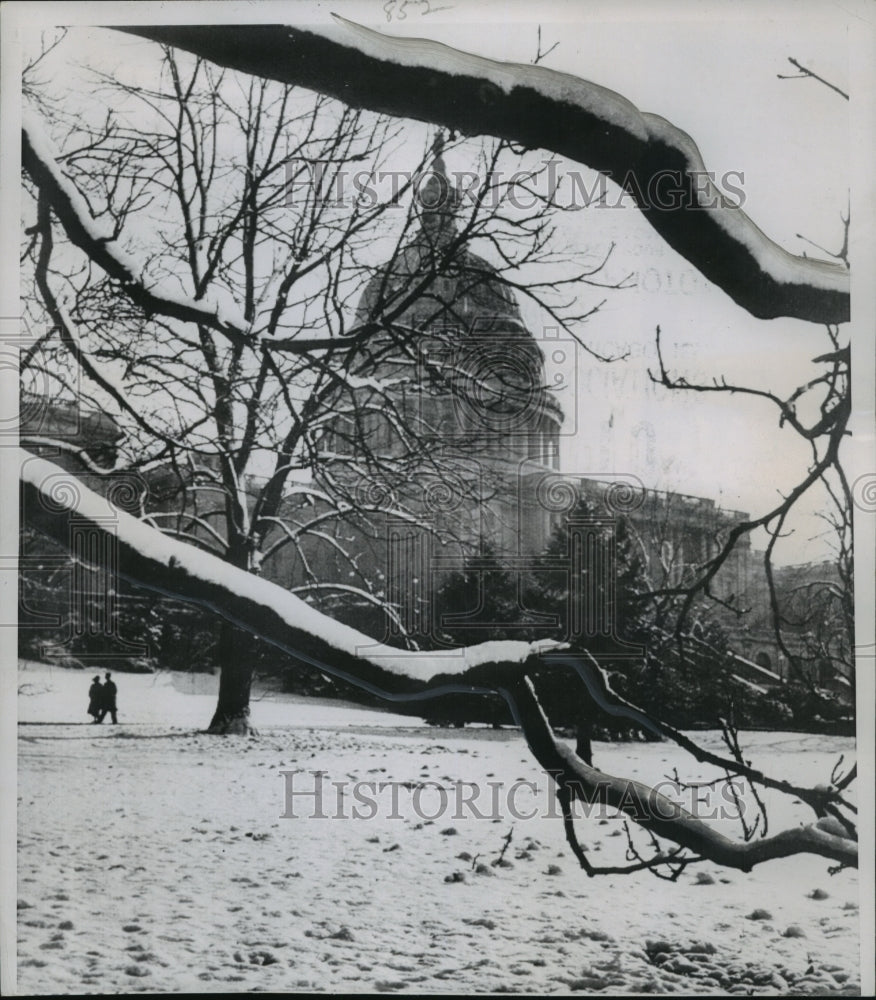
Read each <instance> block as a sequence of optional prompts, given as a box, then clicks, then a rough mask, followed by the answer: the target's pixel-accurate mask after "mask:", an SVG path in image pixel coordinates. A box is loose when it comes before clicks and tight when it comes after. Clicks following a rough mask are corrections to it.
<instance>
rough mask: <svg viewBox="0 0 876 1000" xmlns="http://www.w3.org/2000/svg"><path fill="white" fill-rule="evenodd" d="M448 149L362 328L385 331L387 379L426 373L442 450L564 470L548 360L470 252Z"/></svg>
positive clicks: (369, 293)
mask: <svg viewBox="0 0 876 1000" xmlns="http://www.w3.org/2000/svg"><path fill="white" fill-rule="evenodd" d="M442 145H443V144H442V141H441V139H440V137H439V138H438V139H437V140H436V145H435V152H434V159H433V162H432V167H431V170H430V171H429V172H428V173H427V174H426V175H425V177H424V178H423V180H422V183H421V184H420V187H419V189H418V191H417V197H416V202H415V211H416V214H417V229H416V232H415V234H414V236H413V237H412V239H410V240H409V241H408V242H407V243H406V244H405V245H404V246H403V247H402V248H401V249H400V250H399V251H398V252H397V253H396V254H395V255H394V256H393V257H392V258H391V259H390V260H389V261H387V262H386V263H385V264H384V265H383V266H382V267H381V268H379V269H378V270H377V272H376V273H375V274H374V276H373V277H372V278H371V279H370V280H369V282H368V283H367V285H366V286H365V288H364V290H363V293H362V296H361V299H360V302H359V306H358V309H357V312H356V325H357V326H360V325H363V324H367V323H376V324H378V325H379V326H380V327H381V328H382V332H381V333H380V334H377V335H376V337H375V348H376V349H378V350H379V349H380V348H381V347H383V348H384V357H386V358H392V360H387V361H386V362H384V365H383V367H384V372H383V373H384V374H386V375H388V374H390V373H391V372H392V373H393V374H394V375H396V376H398V375H399V374H400V373H401V371H403V370H404V369H405V366H407V369H408V371H409V372H410V366H411V364H412V363H416V364H417V365H418V367H419V371H417V372H416V374H415V377H416V378H419V379H422V380H424V381H425V382H427V383H428V384H429V386H430V388H429V392H430V396H431V397H432V399H433V402H432V405H431V411H430V416H431V417H432V418H433V419H434V427H435V429H436V430H439V429H440V433H441V438H442V441H441V443H442V444H443V445H445V446H449V447H452V448H453V449H454V450H455V451H458V450H459V447H460V446H461V447H472V446H474V445H475V444H477V446H478V448H479V449H480V450H481V452H482V453H483V452H484V451H485V450H486V451H488V452H489V453H490V458H491V460H492V461H493V462H497V461H509V462H519V461H520V460H521V459H528V460H530V461H535V462H536V463H537V464H540V465H545V466H548V467H550V468H557V467H558V451H559V447H558V446H559V429H560V426H561V424H562V420H563V414H562V410H561V408H560V406H559V404H558V402H557V401H556V399H555V398H554V397H553V396H552V395H551V394H550V392H548V391H547V387H546V385H545V372H544V354H543V352H542V350H541V348H540V347H539V345H538V343H537V342H536V340H535V338H534V337H533V336H532V334H531V333H530V332H529V331H528V330H527V328H526V325H525V323H524V321H523V317H522V315H521V312H520V306H519V305H518V302H517V299H516V297H515V294H514V291H513V288H512V287H510V286H509V284H508V283H507V282H506V281H505V280H504V279H503V277H502V275H501V274H500V272H499V271H498V270H497V269H496V268H495V267H493V265H491V264H490V263H489V262H488V261H486V260H485V259H484V258H482V257H480V256H478V255H477V254H474V253H472V252H471V251H470V250H469V249H468V248H467V247H466V246H465V242H466V240H467V239H468V237H466V236H465V235H460V226H459V222H458V215H459V212H460V206H461V198H460V196H459V194H458V192H457V191H456V190H455V189H454V188H453V186H452V185H451V184H450V183H449V181H448V179H447V174H446V169H445V166H444V159H443V155H442ZM390 342H394V343H395V344H398V345H399V347H398V350H397V351H395V350H394V349H393V348H391V347H389V344H390ZM405 355H407V356H405ZM412 358H414V359H415V360H414V361H413V362H412ZM438 397H441V402H439V401H438Z"/></svg>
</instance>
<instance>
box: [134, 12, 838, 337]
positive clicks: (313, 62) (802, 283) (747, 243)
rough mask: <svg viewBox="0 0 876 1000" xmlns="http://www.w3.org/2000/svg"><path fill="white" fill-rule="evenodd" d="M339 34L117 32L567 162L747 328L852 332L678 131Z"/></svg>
mask: <svg viewBox="0 0 876 1000" xmlns="http://www.w3.org/2000/svg"><path fill="white" fill-rule="evenodd" d="M336 22H337V26H336V27H311V28H308V29H307V30H304V29H302V28H296V27H291V26H286V25H278V24H261V25H258V24H255V25H240V24H235V25H210V26H203V25H172V26H171V25H166V26H153V25H150V26H142V25H140V26H126V27H121V28H119V29H118V30H122V31H127V32H130V33H132V34H136V35H140V36H142V37H145V38H149V39H152V40H153V41H156V42H161V43H166V44H169V45H174V46H177V47H179V48H183V49H186V50H188V51H189V52H193V53H195V54H196V55H199V56H201V57H203V58H205V59H209V60H211V61H213V62H215V63H218V64H220V65H222V66H227V67H230V68H232V69H236V70H241V71H243V72H247V73H252V74H254V75H256V76H259V77H263V78H270V79H274V80H279V81H280V82H283V83H289V84H297V85H300V86H303V87H307V88H309V89H311V90H314V91H318V92H321V93H324V94H328V95H330V96H332V97H335V98H337V99H339V100H341V101H343V102H345V103H346V104H348V105H352V106H354V107H362V108H369V109H371V110H374V111H378V112H383V113H388V114H393V115H400V116H403V117H408V118H416V119H419V120H422V121H428V122H434V123H435V124H438V125H443V126H445V127H448V128H452V129H456V130H458V131H460V132H462V133H464V134H470V135H477V134H486V135H495V136H498V137H500V138H503V139H507V140H511V141H514V142H518V143H522V144H523V145H525V146H528V147H530V148H543V149H548V150H552V151H553V152H556V153H559V154H561V155H563V156H568V157H570V158H571V159H573V160H576V161H578V162H579V163H583V164H585V165H587V166H588V167H591V168H593V169H594V170H598V171H600V172H602V173H605V174H607V175H608V176H609V177H611V178H613V179H615V180H616V181H618V182H619V183H623V184H624V186H625V188H626V189H627V190H628V191H629V193H630V194H631V195H632V197H633V198H634V200H635V201H636V203H637V205H638V207H639V208H640V209H641V210H642V211H643V213H644V215H645V218H646V219H647V220H648V222H650V223H651V225H652V226H653V227H654V229H655V230H656V231H657V232H658V233H659V234H660V235H661V236H662V237H663V239H665V240H666V242H667V243H669V244H670V246H672V247H673V248H674V249H675V250H676V251H678V253H680V254H681V255H682V256H683V257H685V258H686V259H687V260H688V261H689V262H690V263H691V264H692V265H693V266H694V267H696V268H697V269H698V270H699V271H700V272H701V273H702V274H703V275H704V276H705V277H707V278H708V279H709V280H710V281H712V282H714V283H715V284H716V285H718V286H719V287H720V288H722V289H723V290H724V291H725V292H726V293H727V294H728V295H729V296H730V297H731V298H732V299H733V300H734V301H735V302H737V303H738V304H739V305H740V306H742V307H743V308H744V309H746V310H748V312H750V313H751V314H752V315H754V316H757V317H759V318H763V319H772V318H775V317H778V316H790V317H795V318H798V319H803V320H808V321H811V322H815V323H839V322H844V321H846V320H848V318H849V272H848V269H847V268H846V267H845V266H844V265H843V264H842V263H837V262H831V261H822V260H815V259H813V258H810V257H801V256H795V255H794V254H791V253H789V252H788V251H786V250H785V249H783V248H782V247H780V246H779V245H778V244H776V243H774V242H773V241H772V240H770V239H769V238H768V237H767V236H766V235H765V234H764V233H763V232H761V230H760V229H759V228H758V227H757V225H755V223H754V222H753V221H752V220H751V219H750V218H749V217H748V216H747V215H746V214H745V213H744V212H743V211H742V209H741V208H739V207H735V206H733V205H731V204H729V203H728V202H727V201H726V200H725V199H724V198H723V197H722V196H721V194H720V192H719V191H718V190H717V188H716V187H715V186H714V184H712V183H711V181H710V180H709V179H708V174H707V173H706V172H705V166H704V164H703V160H702V157H701V155H700V152H699V150H698V148H697V146H696V144H695V143H694V142H693V140H692V139H691V138H690V137H689V136H688V135H687V134H686V133H685V132H683V131H682V130H681V129H680V128H678V127H676V126H675V125H673V124H672V123H670V122H668V121H666V120H665V119H663V118H661V117H659V116H658V115H654V114H648V113H646V112H642V111H639V110H638V109H637V108H636V107H635V106H634V105H633V104H631V103H630V102H629V101H627V100H626V99H625V98H623V97H622V96H621V95H619V94H616V93H614V92H613V91H611V90H608V89H606V88H604V87H600V86H598V85H596V84H593V83H589V82H587V81H585V80H583V79H580V78H578V77H576V76H572V75H570V74H568V73H561V72H557V71H555V70H551V69H547V68H546V67H544V66H534V65H522V64H517V63H508V62H501V61H497V60H492V59H486V58H484V57H481V56H477V55H471V54H469V53H465V52H461V51H459V50H457V49H453V48H450V47H448V46H446V45H442V44H439V43H437V42H433V41H429V40H427V39H422V38H393V37H390V36H387V35H384V34H381V33H379V32H376V31H372V30H370V29H368V28H365V27H362V26H360V25H356V24H353V23H352V22H350V21H346V20H344V19H342V18H337V17H336ZM661 176H664V177H665V176H669V177H671V178H672V181H673V185H674V188H678V189H679V190H678V191H677V192H674V196H673V198H672V199H668V200H667V199H665V198H664V197H663V195H664V194H665V185H660V184H657V183H655V181H656V179H658V178H660V177H661Z"/></svg>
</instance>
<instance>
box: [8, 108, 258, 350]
mask: <svg viewBox="0 0 876 1000" xmlns="http://www.w3.org/2000/svg"><path fill="white" fill-rule="evenodd" d="M21 163H22V167H23V168H24V169H25V170H26V171H27V173H28V175H29V176H30V178H31V180H32V181H33V182H34V184H36V186H37V188H38V189H39V191H40V194H41V195H42V197H43V198H44V199H45V201H46V202H47V203H48V205H49V206H50V207H51V208H52V210H53V211H54V213H55V215H56V216H57V218H58V221H59V222H60V223H61V225H62V226H63V227H64V231H65V232H66V234H67V236H68V238H69V239H70V241H71V242H72V243H73V244H74V245H75V246H77V247H79V249H80V250H83V251H84V252H85V253H86V254H88V256H89V258H90V259H91V260H92V261H94V263H95V264H97V265H98V266H99V267H101V268H102V269H103V270H104V271H105V272H106V274H108V275H109V277H110V278H113V279H114V280H116V281H118V282H119V283H120V284H121V286H122V288H123V289H124V291H125V293H126V294H127V295H128V296H129V297H130V298H131V299H132V300H133V301H134V302H136V303H137V304H138V305H139V306H141V307H142V308H143V309H144V310H145V311H146V312H147V313H148V314H149V315H154V314H158V315H162V316H169V317H172V318H173V319H178V320H182V321H184V322H191V323H200V324H201V325H203V326H208V327H210V328H211V329H214V330H217V331H218V332H220V333H224V334H225V335H226V336H229V337H231V338H238V339H239V338H242V337H245V336H247V333H248V330H247V325H246V323H245V322H244V320H243V318H242V317H240V316H232V315H231V313H232V312H234V311H236V310H232V309H228V308H226V307H222V306H220V305H218V304H216V303H212V302H209V301H206V300H196V299H193V298H190V297H187V296H184V295H179V294H176V293H174V292H173V291H171V290H170V289H167V288H163V287H161V286H160V285H158V284H157V283H154V282H150V281H149V280H148V279H147V278H146V277H145V276H144V274H143V270H142V268H141V266H140V264H139V263H138V262H137V261H136V260H135V259H134V258H133V257H132V256H131V255H130V254H128V253H126V252H125V250H123V249H122V247H120V246H119V245H118V243H117V242H116V240H114V239H113V238H112V237H111V236H110V235H109V234H108V233H107V232H106V231H105V230H104V227H103V226H102V225H101V224H100V223H99V222H98V221H97V220H96V219H94V218H93V216H92V214H91V212H90V211H89V208H88V204H87V202H86V201H85V199H84V198H83V197H82V195H81V194H80V193H79V191H78V190H77V189H76V186H75V185H74V184H73V182H72V181H71V180H70V179H69V178H68V177H66V176H65V175H64V174H63V172H62V171H61V168H60V167H59V166H58V159H57V152H56V150H55V149H54V148H53V146H52V143H51V141H50V140H49V138H48V137H47V136H46V135H45V133H44V131H43V129H42V126H41V124H40V122H39V120H38V118H37V117H36V116H35V115H34V114H32V113H30V112H29V111H28V110H27V109H24V110H23V111H22V127H21Z"/></svg>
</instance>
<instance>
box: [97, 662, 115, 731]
mask: <svg viewBox="0 0 876 1000" xmlns="http://www.w3.org/2000/svg"><path fill="white" fill-rule="evenodd" d="M103 676H104V683H103V704H102V710H101V713H100V718H99V719H98V720H97V721H98V722H103V720H104V719H105V718H106V715H107V712H109V714H110V715H111V716H112V720H113V723H114V724H115V723H117V722H118V721H119V720H118V719H117V718H116V711H117V709H116V692H117V691H118V688H117V687H116V685H115V681H113V679H112V677H113V675H112V674H111V673H110V672H109V670H107V672H106V673H105V674H104V675H103Z"/></svg>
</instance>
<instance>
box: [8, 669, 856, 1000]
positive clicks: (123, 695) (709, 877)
mask: <svg viewBox="0 0 876 1000" xmlns="http://www.w3.org/2000/svg"><path fill="white" fill-rule="evenodd" d="M91 675H92V672H91V671H87V672H85V673H83V672H81V671H65V670H61V669H59V668H54V670H52V671H51V672H49V671H48V669H47V668H37V667H36V666H33V665H28V668H27V669H25V670H22V671H21V673H20V677H19V682H20V685H28V686H25V687H23V688H22V693H21V694H20V697H19V714H20V718H21V719H22V720H23V724H22V725H21V726H20V728H19V806H18V808H19V835H20V846H19V858H18V879H19V891H18V895H19V902H18V906H19V952H18V965H19V973H18V974H19V989H20V990H21V991H22V992H31V993H43V992H53V991H56V992H59V993H62V994H71V993H116V992H124V993H127V992H154V991H171V992H186V991H189V992H192V991H198V992H210V991H213V992H238V991H239V992H251V991H265V990H278V991H290V990H319V991H332V992H342V991H343V992H376V991H383V992H389V991H407V992H418V993H422V992H438V993H448V992H453V993H457V992H468V991H475V992H527V993H543V992H568V991H570V990H572V991H579V992H582V993H585V994H587V993H605V994H617V993H677V994H695V995H696V994H699V995H705V994H717V995H722V994H727V993H740V994H743V995H745V994H750V993H763V994H776V993H779V994H789V993H791V994H795V993H800V994H816V995H825V994H830V993H848V994H854V993H856V992H859V991H860V990H859V987H858V914H857V904H858V890H857V879H856V874H855V873H854V872H851V871H843V872H840V873H839V874H837V875H834V876H830V875H829V874H828V873H827V869H828V867H829V863H828V862H826V861H824V860H822V859H817V858H795V859H787V860H784V861H780V862H774V863H772V864H768V865H766V866H761V867H760V868H757V869H755V871H754V872H753V873H751V874H748V875H745V874H743V873H741V872H735V871H723V870H721V869H719V868H717V866H714V865H711V864H704V865H700V866H695V867H691V868H689V869H688V870H687V871H686V872H685V873H684V874H682V876H681V877H680V879H679V880H678V882H676V883H668V882H665V881H660V880H658V879H656V878H654V876H652V875H648V874H647V873H638V874H635V875H632V876H625V877H619V876H610V877H603V878H598V879H588V878H587V877H586V876H585V875H584V874H583V872H581V871H580V869H578V867H577V865H576V864H575V862H574V859H573V858H572V857H571V855H570V853H569V850H568V848H567V846H566V844H565V841H564V839H563V832H562V828H561V824H560V823H559V822H558V820H557V819H556V818H552V817H551V816H550V815H544V813H546V812H549V811H550V810H551V809H552V798H551V796H550V794H549V784H548V781H547V779H546V777H545V776H544V775H543V774H541V773H540V772H539V771H538V768H537V767H536V765H535V764H534V763H533V761H532V758H531V757H530V755H529V753H528V751H527V749H526V747H525V745H524V744H523V742H522V741H521V739H520V738H519V736H518V735H517V734H516V733H513V732H511V731H509V730H503V731H501V732H495V731H492V730H488V729H483V730H468V729H467V730H464V731H462V730H453V731H448V730H437V729H431V728H427V727H422V726H420V727H417V726H416V724H415V722H414V724H412V720H410V719H403V720H402V725H403V727H404V728H400V729H396V728H392V725H391V724H390V723H389V722H388V720H390V719H391V718H392V717H391V716H390V715H388V714H387V713H378V712H370V711H367V710H364V709H361V708H351V707H345V706H342V705H339V704H331V703H325V702H316V704H314V705H312V706H311V705H310V704H309V701H308V700H307V699H294V700H288V701H283V702H281V701H279V700H278V701H273V702H268V701H267V700H261V701H258V702H256V704H255V706H254V711H253V715H254V720H255V722H256V725H257V726H258V727H259V728H260V732H261V735H260V737H259V738H258V739H250V738H246V737H210V736H206V735H204V734H203V733H199V732H197V731H195V730H196V729H197V728H198V727H202V726H203V725H204V723H205V720H206V719H207V718H208V717H209V714H210V710H211V708H212V700H213V699H212V697H211V696H210V694H209V693H207V692H205V691H198V690H197V687H196V685H195V684H194V682H192V681H191V679H186V678H182V679H181V678H179V677H177V678H169V677H168V676H167V675H164V676H158V677H151V676H147V675H141V676H135V675H129V674H120V675H118V677H117V679H118V683H119V704H120V707H121V709H122V711H123V713H124V714H123V715H121V716H120V724H119V725H118V726H110V725H108V724H104V725H103V726H101V727H97V726H91V725H89V724H88V723H87V722H85V721H84V719H85V702H86V700H87V698H86V695H85V691H86V689H87V686H88V683H89V682H90V678H91ZM181 680H182V681H183V682H185V680H188V682H189V684H190V685H192V686H193V687H195V693H185V692H184V691H182V690H179V688H180V687H181V686H183V684H181ZM169 681H170V682H171V683H169ZM199 681H203V678H202V679H199ZM40 685H42V687H40ZM345 722H347V723H348V724H345ZM36 723H42V724H36ZM47 723H53V724H47ZM700 735H701V736H702V739H703V741H704V742H707V743H709V744H710V745H717V743H716V736H715V734H700ZM747 745H748V746H749V747H750V749H751V751H752V757H753V758H754V760H755V762H758V761H760V762H764V763H767V764H769V765H770V766H771V767H772V768H773V769H774V770H777V771H781V772H784V773H786V774H788V775H794V776H795V777H797V778H803V777H804V776H805V778H806V779H811V781H812V782H813V783H814V782H815V781H817V780H825V778H826V776H827V775H829V772H830V768H831V767H832V765H833V763H834V762H835V761H836V759H837V757H838V756H839V754H840V753H845V754H846V760H848V759H849V757H850V756H851V755H852V754H853V749H854V747H853V742H852V741H851V740H848V739H839V738H824V737H814V736H805V735H799V734H779V735H774V734H752V735H751V736H750V737H749V738H748V740H747ZM595 751H596V757H597V763H599V764H600V765H601V766H602V767H604V769H606V770H607V771H609V772H612V773H615V774H618V773H624V774H629V775H630V776H631V777H636V778H639V779H643V778H644V779H650V780H652V781H657V780H660V779H661V778H662V776H663V775H664V774H667V773H671V770H672V768H673V767H675V766H678V767H679V769H680V770H682V768H683V766H684V760H683V757H682V755H681V754H680V753H679V752H678V751H677V750H676V749H675V748H673V747H671V746H670V745H669V744H665V743H664V744H649V745H648V744H597V745H596V748H595ZM696 768H697V766H696V765H694V771H690V770H688V771H687V773H688V774H691V776H696V775H697V771H696ZM318 770H321V771H323V772H325V774H324V775H323V776H322V778H317V777H316V776H315V775H314V774H313V772H314V771H318ZM284 772H287V773H284ZM699 773H700V776H701V777H704V776H707V777H712V775H711V774H709V775H706V774H705V772H699ZM317 782H320V783H319V785H317ZM344 782H346V783H347V785H346V787H344V788H342V791H343V792H345V795H343V796H342V797H340V798H339V797H338V789H337V787H336V784H334V785H333V784H332V783H344ZM355 782H372V783H376V782H383V783H385V784H383V786H382V787H381V786H378V785H377V784H372V785H370V786H362V785H359V786H357V793H358V796H359V797H358V798H356V793H354V789H353V783H355ZM460 782H474V783H476V786H477V788H478V789H480V795H479V796H478V797H477V798H476V799H475V800H474V805H475V806H476V807H477V808H478V809H479V811H480V814H481V816H482V817H483V818H479V817H478V816H475V815H473V809H472V807H471V806H467V805H466V804H465V801H461V800H460V799H459V795H460V789H463V793H462V794H463V799H465V798H468V799H469V801H470V800H471V798H472V796H474V795H475V790H474V788H473V786H471V785H460V784H459V783H460ZM522 782H533V783H534V786H529V785H524V784H522ZM317 787H319V789H320V793H321V800H320V806H321V808H320V809H319V810H317V809H316V808H315V806H316V799H315V794H314V793H315V789H316V788H317ZM290 792H295V793H304V794H297V795H290V794H288V793H290ZM369 798H370V799H371V800H372V801H373V802H374V803H375V806H376V807H375V809H374V810H372V809H371V808H369V807H368V806H367V805H366V802H367V800H368V799H369ZM494 802H495V805H494ZM768 804H769V805H770V806H771V812H770V819H771V824H773V825H771V829H778V827H779V825H780V824H782V823H787V822H790V823H795V822H798V821H801V820H804V819H808V817H807V816H806V813H805V812H804V811H802V807H800V806H799V805H795V804H794V803H793V802H786V803H785V804H784V805H783V806H782V807H781V808H779V807H778V803H777V802H775V801H773V800H770V802H769V803H768ZM357 807H358V809H359V814H360V816H362V817H364V816H367V815H368V814H369V813H370V812H372V811H374V812H376V815H374V816H373V818H367V819H366V818H359V819H355V818H353V816H352V813H353V810H354V808H357ZM512 807H515V808H516V813H517V816H516V818H515V816H514V815H513V814H512V812H511V809H512ZM317 811H319V812H321V814H322V815H324V816H325V817H326V818H317V817H315V816H314V813H315V812H317ZM532 811H536V812H537V813H538V815H536V816H535V817H533V818H523V817H524V816H528V815H529V813H530V812H532ZM284 812H291V813H294V817H293V816H287V818H281V817H282V815H283V813H284ZM430 816H432V817H434V819H432V820H430V819H429V818H428V817H430ZM335 817H337V818H335ZM723 822H724V823H726V824H728V829H729V828H730V824H731V822H732V821H731V820H729V819H726V820H724V821H723ZM578 828H579V833H580V836H581V839H582V841H583V842H584V843H586V845H587V847H588V850H589V854H590V857H591V858H592V859H593V861H594V863H609V862H611V863H619V862H622V861H623V855H624V850H625V847H626V838H625V836H624V835H623V833H622V824H621V822H620V821H619V820H617V819H615V818H613V817H611V816H608V815H605V816H601V815H599V816H593V817H591V818H590V819H589V820H584V819H582V820H580V821H579V823H578ZM509 831H511V832H512V839H511V842H510V844H509V845H508V847H507V850H506V852H505V855H504V858H503V864H502V865H501V866H497V865H494V864H493V863H492V862H494V861H496V860H497V859H498V858H499V856H500V853H501V850H502V846H503V843H504V841H505V838H506V836H507V834H508V832H509ZM639 841H640V842H641V838H639Z"/></svg>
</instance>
